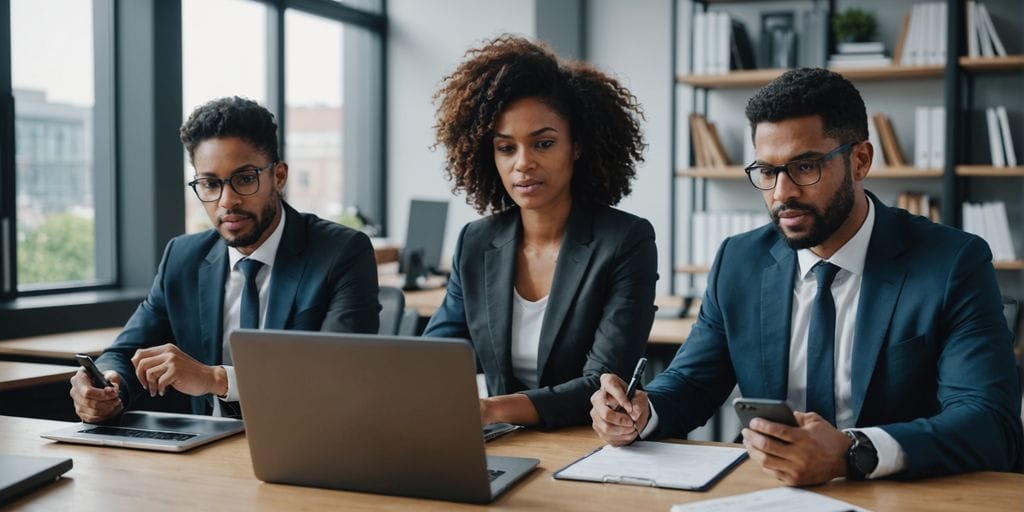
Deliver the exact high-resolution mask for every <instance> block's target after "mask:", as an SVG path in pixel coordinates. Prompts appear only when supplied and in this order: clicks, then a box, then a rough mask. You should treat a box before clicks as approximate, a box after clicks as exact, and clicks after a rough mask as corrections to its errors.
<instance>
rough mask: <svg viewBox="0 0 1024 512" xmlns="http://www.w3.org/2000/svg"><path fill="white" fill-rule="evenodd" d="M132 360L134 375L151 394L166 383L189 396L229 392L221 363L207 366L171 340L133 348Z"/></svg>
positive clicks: (163, 387) (165, 389)
mask: <svg viewBox="0 0 1024 512" xmlns="http://www.w3.org/2000/svg"><path fill="white" fill-rule="evenodd" d="M132 364H133V365H135V376H136V377H138V378H139V382H140V383H141V384H142V387H143V388H145V389H146V390H147V391H149V395H150V396H156V395H160V396H163V395H164V393H165V392H166V391H167V388H168V387H173V388H174V389H177V390H178V391H181V392H182V393H185V394H186V395H192V396H200V395H206V394H209V393H213V394H215V395H219V396H223V395H224V394H226V393H227V392H228V381H227V372H226V371H225V370H224V367H223V366H206V365H205V364H203V363H200V362H199V361H196V360H195V359H192V358H191V357H190V356H189V355H188V354H186V353H184V352H182V351H181V349H180V348H178V346H177V345H175V344H173V343H167V344H165V345H160V346H158V347H150V348H143V349H139V350H136V351H135V355H134V356H132Z"/></svg>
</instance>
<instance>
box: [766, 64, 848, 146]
mask: <svg viewBox="0 0 1024 512" xmlns="http://www.w3.org/2000/svg"><path fill="white" fill-rule="evenodd" d="M746 114H747V119H748V120H750V126H751V128H753V129H754V131H755V133H756V130H757V125H758V124H759V123H763V122H769V123H775V122H779V121H782V120H785V119H793V118H796V117H806V116H820V117H821V120H822V125H823V127H824V130H825V136H826V137H829V138H832V139H836V140H838V141H839V142H840V143H843V144H845V143H847V142H860V141H862V140H866V139H867V138H868V115H867V110H866V109H865V108H864V99H863V98H861V96H860V92H859V91H857V88H856V87H854V86H853V84H852V83H850V81H849V80H847V79H846V78H844V77H843V75H840V74H839V73H835V72H833V71H829V70H827V69H821V68H800V69H794V70H791V71H787V72H785V73H783V74H782V76H780V77H778V78H776V79H775V80H772V81H771V83H769V84H768V85H766V86H764V87H762V88H760V89H759V90H758V91H757V92H755V93H754V96H752V97H751V98H750V101H749V102H748V103H747V110H746Z"/></svg>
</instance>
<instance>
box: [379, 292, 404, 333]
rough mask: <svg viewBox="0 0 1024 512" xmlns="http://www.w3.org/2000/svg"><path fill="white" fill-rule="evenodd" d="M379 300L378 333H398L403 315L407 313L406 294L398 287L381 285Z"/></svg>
mask: <svg viewBox="0 0 1024 512" xmlns="http://www.w3.org/2000/svg"><path fill="white" fill-rule="evenodd" d="M377 300H378V301H380V305H381V309H380V329H378V330H377V334H386V335H389V336H395V335H397V334H398V333H399V328H400V327H401V325H402V315H403V314H404V313H405V294H403V293H402V290H399V289H398V288H394V287H391V286H381V287H380V291H379V292H377Z"/></svg>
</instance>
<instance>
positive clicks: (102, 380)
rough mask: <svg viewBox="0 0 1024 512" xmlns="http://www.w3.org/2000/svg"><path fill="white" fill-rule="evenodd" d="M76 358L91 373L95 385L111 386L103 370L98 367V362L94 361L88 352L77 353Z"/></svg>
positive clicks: (101, 386) (90, 377)
mask: <svg viewBox="0 0 1024 512" xmlns="http://www.w3.org/2000/svg"><path fill="white" fill-rule="evenodd" d="M75 360H76V361H78V364H80V365H82V368H85V373H87V374H89V380H90V381H92V385H93V387H96V388H100V389H103V388H105V387H108V386H110V381H108V380H107V378H106V377H104V376H103V372H101V371H100V369H99V368H96V363H94V362H93V361H92V358H91V357H89V356H88V355H86V354H75Z"/></svg>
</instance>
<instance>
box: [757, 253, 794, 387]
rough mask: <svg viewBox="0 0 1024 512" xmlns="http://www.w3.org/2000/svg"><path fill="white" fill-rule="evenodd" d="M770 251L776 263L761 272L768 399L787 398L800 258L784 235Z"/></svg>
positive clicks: (762, 355) (762, 351)
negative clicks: (794, 303)
mask: <svg viewBox="0 0 1024 512" xmlns="http://www.w3.org/2000/svg"><path fill="white" fill-rule="evenodd" d="M771 254H772V256H773V257H774V258H775V265H771V266H769V267H767V268H765V269H764V271H763V273H762V274H761V368H762V369H763V372H764V390H765V393H766V398H775V399H779V400H785V399H786V395H787V394H788V386H789V341H790V340H789V338H790V329H791V323H792V316H793V314H792V313H793V297H792V295H793V285H794V281H795V279H796V266H797V261H796V252H794V251H793V250H792V249H791V248H790V247H789V246H788V245H787V244H786V241H785V240H783V239H782V237H781V236H779V237H778V240H777V241H776V242H775V245H774V246H772V249H771Z"/></svg>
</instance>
